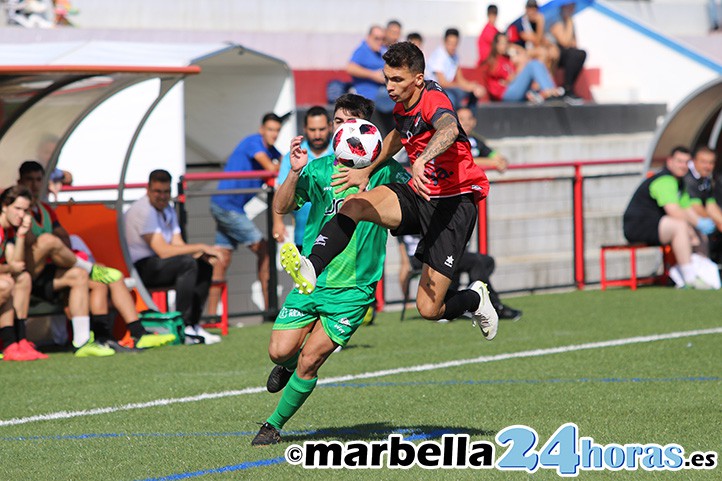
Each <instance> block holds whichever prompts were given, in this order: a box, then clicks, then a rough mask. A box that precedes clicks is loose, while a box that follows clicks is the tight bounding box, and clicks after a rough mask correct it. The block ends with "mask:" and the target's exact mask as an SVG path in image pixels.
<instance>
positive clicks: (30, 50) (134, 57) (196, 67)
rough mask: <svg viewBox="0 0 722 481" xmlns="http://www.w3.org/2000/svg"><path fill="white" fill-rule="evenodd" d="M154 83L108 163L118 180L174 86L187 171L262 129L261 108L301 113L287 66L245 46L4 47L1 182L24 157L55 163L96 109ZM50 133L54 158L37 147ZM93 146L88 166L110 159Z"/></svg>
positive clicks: (219, 157) (0, 58) (11, 177)
mask: <svg viewBox="0 0 722 481" xmlns="http://www.w3.org/2000/svg"><path fill="white" fill-rule="evenodd" d="M148 80H155V81H156V83H157V85H158V87H157V94H156V100H155V101H153V102H150V104H149V105H146V106H145V111H142V112H139V113H138V114H137V115H136V116H135V117H134V122H135V123H136V125H135V127H136V128H135V129H134V130H135V132H133V134H134V135H131V136H130V139H129V140H128V141H127V143H126V145H125V150H126V151H125V152H123V153H122V154H123V155H120V156H115V157H114V158H115V159H116V160H114V161H113V162H112V163H113V164H114V165H112V166H111V165H103V169H104V170H105V169H111V170H113V172H114V176H115V177H117V182H118V183H120V182H121V181H122V180H123V178H124V176H125V173H126V171H127V168H128V167H129V165H128V164H129V160H130V157H131V154H132V152H133V148H134V145H135V142H136V141H137V140H138V137H139V136H140V134H141V133H142V130H143V128H144V127H145V124H146V122H147V121H148V118H149V117H150V116H151V114H152V112H153V110H154V109H155V108H156V107H157V105H158V104H159V103H160V102H161V100H162V99H163V97H164V96H165V95H166V94H167V93H168V92H169V91H170V90H171V89H172V88H173V87H174V86H178V87H179V88H180V89H182V108H181V109H180V110H179V112H178V115H177V116H178V117H180V121H179V126H180V128H181V129H182V130H183V132H182V133H181V135H180V137H179V138H181V139H184V142H183V143H184V145H183V146H182V147H181V148H180V151H181V152H182V154H183V155H184V156H185V159H180V164H181V165H182V170H184V167H185V165H186V164H202V163H205V162H220V161H223V160H224V159H225V158H226V157H227V156H228V154H229V153H230V152H231V151H232V150H233V148H234V147H235V145H236V144H237V142H238V140H239V139H240V138H242V137H243V136H244V135H247V134H248V133H249V132H252V131H255V130H256V129H257V128H258V124H259V120H260V117H261V116H262V115H263V113H265V112H269V111H275V112H276V113H278V114H279V115H283V114H286V113H288V112H293V111H295V106H294V100H293V99H294V98H295V96H294V92H293V77H292V74H291V71H290V68H289V67H288V65H287V64H286V63H285V62H284V61H282V60H279V59H276V58H272V57H269V56H267V55H264V54H262V53H259V52H256V51H253V50H250V49H247V48H244V47H243V46H240V45H232V44H219V43H213V44H157V43H127V42H98V41H89V42H61V43H37V44H18V45H11V44H8V45H3V49H2V54H0V162H1V163H2V167H3V168H2V169H0V188H4V187H5V186H7V185H10V184H12V183H14V181H15V179H16V178H17V177H16V176H17V167H18V166H19V164H20V163H22V162H23V161H24V160H29V159H33V160H39V161H40V162H41V163H42V164H44V165H45V166H46V167H47V168H53V167H54V166H55V164H56V162H57V160H58V157H59V155H60V153H61V151H62V149H63V146H64V145H65V143H66V142H67V141H68V139H70V138H71V137H72V136H73V133H74V132H75V131H76V129H77V128H78V126H79V125H80V124H81V123H82V122H83V121H84V120H86V119H87V118H89V117H90V115H91V113H92V112H93V111H94V110H96V109H97V108H98V107H100V106H101V105H103V104H104V103H105V102H107V101H108V100H109V99H111V98H112V97H113V96H114V95H116V94H118V93H119V92H121V91H124V90H125V89H129V88H130V87H132V86H134V85H137V84H139V83H141V82H145V81H148ZM123 115H124V114H123ZM289 124H290V125H295V123H293V122H289ZM96 128H97V129H103V125H98V126H96ZM104 135H107V132H104ZM48 138H55V139H57V141H58V142H57V144H56V145H55V148H54V149H52V151H51V152H50V153H49V156H47V158H39V157H43V155H42V154H41V153H40V152H39V150H40V146H41V144H42V143H43V141H44V140H47V139H48ZM158 142H159V143H160V142H162V139H158ZM86 144H87V150H88V151H89V154H90V155H89V158H90V159H95V160H94V163H93V164H92V165H88V166H87V167H88V168H90V167H93V168H97V167H99V164H98V161H100V160H101V159H105V158H106V157H108V156H107V155H103V147H104V146H103V145H93V142H92V138H91V139H90V140H89V141H87V142H86ZM159 149H160V150H162V145H161V146H159ZM105 154H107V152H106V153H105ZM118 158H120V159H122V160H121V161H118V160H117V159H118ZM167 160H168V159H164V161H167ZM178 160H179V159H173V161H175V162H177V161H178ZM156 161H160V159H156ZM106 162H109V161H106ZM141 162H142V160H141ZM118 163H122V164H125V165H123V166H119V165H117V164H118ZM171 170H172V169H171ZM175 173H178V172H177V171H176V172H175ZM104 180H105V182H103V183H108V182H107V179H104Z"/></svg>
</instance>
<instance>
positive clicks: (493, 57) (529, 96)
mask: <svg viewBox="0 0 722 481" xmlns="http://www.w3.org/2000/svg"><path fill="white" fill-rule="evenodd" d="M508 48H509V42H508V40H507V38H506V35H504V34H503V33H499V34H497V35H496V37H494V42H493V43H492V49H491V54H490V55H489V58H488V59H487V60H486V63H487V89H488V91H489V97H490V98H491V99H492V100H501V101H504V102H522V101H524V100H525V99H526V100H528V101H529V102H531V103H534V104H540V103H542V102H544V101H545V100H549V99H557V98H560V97H561V95H563V93H564V91H563V89H561V88H560V87H556V85H555V84H554V80H553V79H552V77H551V75H549V71H548V70H547V68H546V67H545V66H544V64H542V63H541V62H540V61H539V60H530V61H529V62H527V63H526V65H524V66H523V67H522V68H521V70H520V71H519V72H517V66H516V65H515V64H514V63H513V62H512V61H511V59H510V58H509V56H508V55H507V51H508ZM535 82H536V83H537V84H538V86H539V90H538V91H535V90H532V84H534V83H535Z"/></svg>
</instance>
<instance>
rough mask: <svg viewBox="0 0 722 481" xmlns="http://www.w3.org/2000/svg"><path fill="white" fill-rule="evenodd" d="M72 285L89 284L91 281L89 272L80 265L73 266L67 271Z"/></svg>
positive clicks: (67, 276)
mask: <svg viewBox="0 0 722 481" xmlns="http://www.w3.org/2000/svg"><path fill="white" fill-rule="evenodd" d="M65 276H66V278H67V279H68V282H69V283H70V285H71V287H81V286H87V285H88V281H89V276H88V272H87V271H85V270H84V269H81V268H80V267H71V268H70V269H68V271H67V272H66V273H65Z"/></svg>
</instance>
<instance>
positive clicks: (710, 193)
mask: <svg viewBox="0 0 722 481" xmlns="http://www.w3.org/2000/svg"><path fill="white" fill-rule="evenodd" d="M716 161H717V156H716V155H715V153H714V151H713V150H712V149H710V148H709V147H707V146H700V147H697V148H696V149H695V151H694V153H693V154H692V160H691V161H690V162H689V163H688V167H689V172H687V175H685V176H684V183H685V187H686V189H687V194H688V195H689V198H690V204H691V207H692V210H693V211H694V212H695V213H696V214H697V215H698V216H699V217H707V218H710V219H712V221H713V222H714V224H715V227H716V229H715V231H714V232H713V233H711V234H710V235H709V254H710V258H711V259H712V260H714V261H715V262H717V263H719V259H720V258H721V257H722V252H720V251H721V250H722V234H720V232H722V209H720V206H719V204H718V202H719V201H718V200H717V199H716V196H715V194H716V192H717V191H719V190H720V189H719V187H718V184H717V183H716V182H715V181H714V180H713V178H712V172H713V171H714V168H715V163H716Z"/></svg>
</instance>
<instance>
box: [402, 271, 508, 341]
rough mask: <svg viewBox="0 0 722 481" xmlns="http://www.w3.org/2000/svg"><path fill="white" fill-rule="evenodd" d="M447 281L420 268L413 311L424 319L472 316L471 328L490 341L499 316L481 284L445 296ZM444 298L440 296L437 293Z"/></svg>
mask: <svg viewBox="0 0 722 481" xmlns="http://www.w3.org/2000/svg"><path fill="white" fill-rule="evenodd" d="M450 285H451V279H449V278H448V277H446V276H445V275H444V274H442V273H440V272H439V271H437V270H435V269H434V268H432V267H430V266H428V265H427V264H424V267H423V270H422V271H421V279H420V280H419V290H418V293H417V295H416V308H417V309H418V310H419V314H421V315H422V316H423V317H424V318H425V319H432V320H434V319H456V318H457V317H460V316H461V315H463V314H464V313H465V312H470V313H471V314H472V319H473V325H476V324H478V325H479V328H480V329H481V333H482V334H483V335H484V337H485V338H486V339H487V340H489V341H491V340H492V339H494V337H495V336H496V330H497V327H498V324H499V316H498V314H497V313H496V310H495V309H494V307H493V306H492V304H491V300H490V299H489V291H488V290H487V288H486V285H485V284H484V283H483V282H481V281H475V282H473V283H472V284H471V285H470V286H469V288H468V289H465V290H461V291H457V292H454V293H453V294H451V295H447V293H448V290H449V286H450ZM442 292H443V293H444V294H440V293H442Z"/></svg>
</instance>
